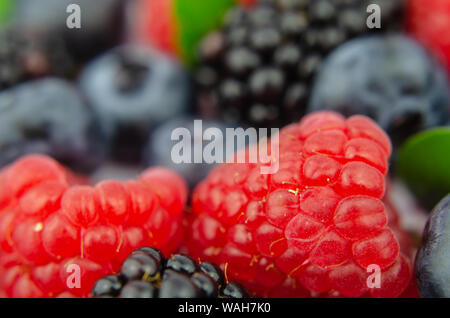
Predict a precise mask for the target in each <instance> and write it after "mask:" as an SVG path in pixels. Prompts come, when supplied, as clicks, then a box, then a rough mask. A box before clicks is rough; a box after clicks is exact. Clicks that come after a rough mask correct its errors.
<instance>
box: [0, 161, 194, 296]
mask: <svg viewBox="0 0 450 318" xmlns="http://www.w3.org/2000/svg"><path fill="white" fill-rule="evenodd" d="M0 181H1V182H0V272H1V273H2V276H1V278H0V294H2V295H5V296H7V297H85V296H87V295H88V294H89V291H90V290H91V288H92V286H93V284H94V283H95V281H96V280H97V279H99V278H100V277H102V276H104V275H105V274H107V273H109V272H115V271H118V270H119V268H120V264H121V263H122V262H123V260H124V259H125V258H126V257H127V256H128V254H129V253H130V252H131V251H133V250H134V249H136V248H138V247H142V246H146V245H149V244H151V245H153V246H156V247H158V248H159V249H161V250H162V251H163V252H164V253H167V254H168V253H170V252H172V251H173V250H175V249H176V248H177V247H178V244H179V242H180V239H181V232H180V229H181V212H182V211H183V209H184V205H185V201H186V199H187V188H186V185H185V184H184V181H183V180H181V178H180V177H178V176H177V175H176V174H175V173H174V172H171V171H168V170H166V169H163V168H154V169H149V170H147V171H145V172H144V173H143V174H142V175H141V176H140V178H139V179H138V180H137V181H127V182H124V183H121V182H118V181H114V180H110V181H103V182H101V183H99V184H97V185H96V186H95V187H93V186H88V185H85V184H79V183H80V182H79V179H78V178H76V177H74V176H72V175H71V174H70V173H69V172H67V171H66V170H65V169H64V168H63V167H62V166H60V165H59V164H58V163H56V162H55V161H53V160H52V159H50V158H48V157H45V156H41V155H30V156H26V157H23V158H22V159H20V160H18V161H16V162H15V163H13V164H12V165H10V166H7V167H6V168H5V169H3V170H2V171H1V172H0ZM74 265H76V266H74ZM77 270H78V271H77ZM74 273H79V274H80V277H79V278H78V280H79V283H80V285H79V286H78V287H77V285H72V284H70V283H71V282H75V283H76V281H77V278H76V277H74V276H73V274H74ZM75 283H74V284H75ZM73 286H75V287H73Z"/></svg>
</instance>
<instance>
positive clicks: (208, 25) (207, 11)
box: [174, 0, 236, 64]
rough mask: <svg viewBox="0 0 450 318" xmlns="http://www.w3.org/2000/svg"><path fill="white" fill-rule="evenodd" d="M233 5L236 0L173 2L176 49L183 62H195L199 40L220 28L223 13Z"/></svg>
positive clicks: (183, 0)
mask: <svg viewBox="0 0 450 318" xmlns="http://www.w3.org/2000/svg"><path fill="white" fill-rule="evenodd" d="M233 5H236V0H206V1H205V0H175V3H174V10H175V11H174V13H175V17H176V20H177V21H176V23H177V29H178V43H179V47H178V49H179V50H180V51H181V52H180V53H181V55H182V57H183V59H184V60H185V61H187V62H188V63H190V64H191V63H193V62H194V61H195V56H196V50H197V45H198V43H199V42H200V40H201V39H202V38H203V37H204V36H205V35H206V34H207V33H208V32H210V31H211V30H213V29H216V28H219V27H220V25H221V24H222V19H223V16H224V14H225V12H226V11H227V10H228V9H229V8H230V7H232V6H233Z"/></svg>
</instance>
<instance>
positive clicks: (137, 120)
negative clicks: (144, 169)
mask: <svg viewBox="0 0 450 318" xmlns="http://www.w3.org/2000/svg"><path fill="white" fill-rule="evenodd" d="M80 86H81V89H82V91H83V92H84V94H85V95H86V97H87V99H88V101H89V103H90V104H91V105H92V107H93V108H94V109H95V110H96V111H97V112H98V114H99V116H100V118H101V120H102V122H103V123H104V125H105V126H106V127H107V130H108V134H109V135H110V136H111V138H112V139H113V151H114V153H113V155H114V157H115V158H118V159H123V160H126V161H131V162H137V161H139V160H140V158H141V152H142V147H143V145H144V143H145V141H146V139H147V136H148V132H149V130H150V129H151V128H152V127H153V126H155V125H156V124H157V123H161V122H164V121H166V120H168V119H170V118H172V117H174V116H176V115H180V114H182V113H184V112H185V111H187V107H188V100H189V91H190V90H189V81H188V78H187V76H186V74H185V72H184V71H183V70H182V69H181V68H180V67H178V66H177V65H176V64H174V62H172V61H171V60H170V59H169V58H167V57H165V56H164V55H162V54H161V53H158V52H156V51H151V50H149V49H146V48H143V47H136V46H124V47H119V48H117V49H114V50H112V51H110V52H108V53H106V54H105V55H103V56H101V57H100V58H98V59H97V60H94V61H93V62H92V63H91V64H90V65H89V66H88V67H87V68H86V69H85V71H84V72H83V74H82V76H81V79H80Z"/></svg>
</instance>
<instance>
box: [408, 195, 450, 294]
mask: <svg viewBox="0 0 450 318" xmlns="http://www.w3.org/2000/svg"><path fill="white" fill-rule="evenodd" d="M449 252H450V196H447V197H445V198H444V199H443V200H442V201H441V202H440V203H439V204H438V205H437V206H436V207H435V208H434V210H433V212H432V213H431V215H430V218H429V220H428V224H427V225H426V227H425V230H424V233H423V238H422V244H421V246H420V248H419V252H418V253H417V258H416V268H415V270H416V279H417V285H418V287H419V292H420V295H421V296H422V297H431V298H448V297H450V257H449Z"/></svg>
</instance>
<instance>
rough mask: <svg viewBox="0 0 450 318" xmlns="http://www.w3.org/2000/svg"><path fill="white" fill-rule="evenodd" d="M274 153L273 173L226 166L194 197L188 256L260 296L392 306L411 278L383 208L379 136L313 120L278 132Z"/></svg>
mask: <svg viewBox="0 0 450 318" xmlns="http://www.w3.org/2000/svg"><path fill="white" fill-rule="evenodd" d="M278 146H279V170H278V171H277V172H276V173H274V174H271V175H264V174H261V172H260V168H261V164H260V163H255V164H224V165H221V166H219V167H218V168H216V169H215V170H214V171H213V172H212V173H211V174H210V175H209V177H208V178H207V179H206V180H204V181H203V182H202V183H201V184H200V185H199V186H198V187H197V188H196V190H195V191H194V194H193V200H192V210H193V216H192V220H191V231H190V234H191V235H190V237H189V240H188V242H187V249H188V250H189V252H190V253H191V255H193V256H196V257H199V258H201V259H202V260H203V259H204V260H208V261H212V262H216V263H219V264H221V266H222V268H223V269H224V271H225V272H226V274H227V275H228V277H229V278H230V279H233V280H237V281H239V282H241V283H242V284H244V286H246V288H247V289H248V290H251V291H253V292H254V293H255V294H257V295H262V296H269V297H306V296H330V297H336V296H351V297H359V296H364V297H366V296H369V297H396V296H399V295H400V294H401V293H402V292H403V291H404V290H405V288H406V287H407V285H408V284H409V281H410V278H411V270H410V259H409V258H408V257H407V256H405V255H404V254H403V253H402V252H401V251H400V244H399V241H398V239H397V238H396V235H395V234H394V232H393V230H392V229H391V227H390V225H388V216H387V213H386V209H385V205H384V204H383V202H382V200H381V199H382V198H383V195H384V193H385V175H386V172H387V169H388V158H389V156H390V154H391V144H390V141H389V139H388V137H387V136H386V134H385V133H384V132H383V131H382V130H381V129H380V128H378V126H377V125H376V124H375V123H374V122H373V121H371V120H370V119H368V118H366V117H363V116H353V117H351V118H349V119H348V120H345V118H343V117H342V116H341V115H338V114H336V113H332V112H319V113H315V114H312V115H309V116H306V117H304V118H303V120H302V121H301V122H300V123H299V124H293V125H290V126H288V127H286V128H284V129H283V130H282V131H281V132H280V135H279V144H278ZM395 230H396V231H397V228H396V229H395ZM371 265H375V268H378V269H380V276H379V278H380V281H379V283H380V284H379V285H378V286H376V287H380V288H371V284H368V280H370V279H371V277H372V276H370V275H372V274H374V271H373V267H371ZM375 282H376V279H375ZM372 287H373V286H372Z"/></svg>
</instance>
